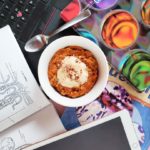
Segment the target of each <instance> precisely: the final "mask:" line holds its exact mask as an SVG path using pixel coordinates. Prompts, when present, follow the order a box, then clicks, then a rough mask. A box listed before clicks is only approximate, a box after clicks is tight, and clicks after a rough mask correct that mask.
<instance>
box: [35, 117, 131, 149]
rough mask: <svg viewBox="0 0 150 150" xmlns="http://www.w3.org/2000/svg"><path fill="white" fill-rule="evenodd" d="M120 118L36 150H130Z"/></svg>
mask: <svg viewBox="0 0 150 150" xmlns="http://www.w3.org/2000/svg"><path fill="white" fill-rule="evenodd" d="M130 149H131V148H130V146H129V143H128V140H127V137H126V134H125V131H124V128H123V125H122V122H121V119H120V117H118V118H116V119H113V120H110V121H108V122H105V123H102V124H100V125H97V126H95V127H92V128H90V129H87V130H84V131H82V132H79V133H77V134H74V135H71V136H69V137H66V138H64V139H61V140H59V141H56V142H53V143H50V144H48V145H45V146H43V147H40V148H38V149H37V150H130Z"/></svg>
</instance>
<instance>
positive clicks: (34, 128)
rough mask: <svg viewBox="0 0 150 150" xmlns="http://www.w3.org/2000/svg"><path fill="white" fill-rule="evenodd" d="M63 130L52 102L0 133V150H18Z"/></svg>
mask: <svg viewBox="0 0 150 150" xmlns="http://www.w3.org/2000/svg"><path fill="white" fill-rule="evenodd" d="M63 132H65V129H64V127H63V125H62V123H61V120H60V119H59V116H58V115H57V113H56V111H55V109H54V107H53V105H52V104H50V105H49V106H47V107H45V108H44V109H42V110H41V111H39V112H37V113H35V114H33V115H32V116H30V117H28V118H26V119H24V120H23V121H21V122H19V123H17V124H16V125H14V126H13V127H11V128H9V129H7V130H5V131H4V132H2V133H1V134H0V150H19V149H21V148H23V147H25V146H29V145H32V144H34V143H37V142H40V141H43V140H45V139H48V138H50V137H53V136H55V135H58V134H60V133H63Z"/></svg>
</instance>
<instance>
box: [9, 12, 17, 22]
mask: <svg viewBox="0 0 150 150" xmlns="http://www.w3.org/2000/svg"><path fill="white" fill-rule="evenodd" d="M10 20H11V21H12V22H14V21H15V20H16V15H15V14H12V15H10Z"/></svg>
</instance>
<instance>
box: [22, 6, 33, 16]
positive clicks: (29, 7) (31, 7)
mask: <svg viewBox="0 0 150 150" xmlns="http://www.w3.org/2000/svg"><path fill="white" fill-rule="evenodd" d="M32 10H33V6H30V5H28V6H27V7H26V8H25V10H24V12H25V13H27V14H30V13H32Z"/></svg>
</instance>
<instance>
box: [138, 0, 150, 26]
mask: <svg viewBox="0 0 150 150" xmlns="http://www.w3.org/2000/svg"><path fill="white" fill-rule="evenodd" d="M140 13H141V21H142V23H143V24H144V26H145V27H146V28H149V29H150V0H146V1H144V2H143V3H142V5H141V11H140Z"/></svg>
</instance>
